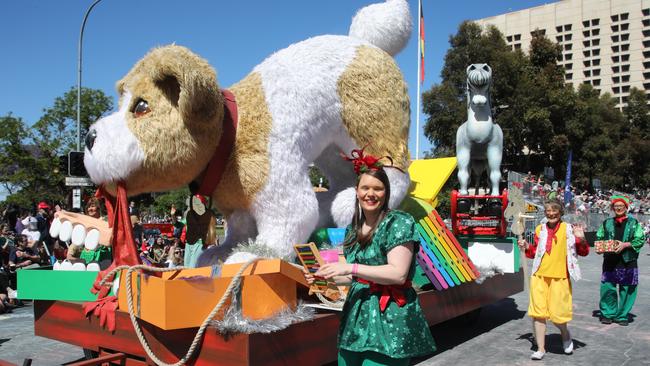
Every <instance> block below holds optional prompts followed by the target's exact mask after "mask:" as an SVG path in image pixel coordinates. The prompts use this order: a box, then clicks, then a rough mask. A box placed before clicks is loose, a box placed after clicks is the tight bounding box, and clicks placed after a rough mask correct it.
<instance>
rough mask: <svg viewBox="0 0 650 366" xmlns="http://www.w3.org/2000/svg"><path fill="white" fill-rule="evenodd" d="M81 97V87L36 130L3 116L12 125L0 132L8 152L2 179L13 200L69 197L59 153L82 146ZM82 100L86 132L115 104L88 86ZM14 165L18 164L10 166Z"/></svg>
mask: <svg viewBox="0 0 650 366" xmlns="http://www.w3.org/2000/svg"><path fill="white" fill-rule="evenodd" d="M76 98H77V93H76V89H75V88H72V89H70V90H69V91H67V92H66V93H65V94H64V95H63V96H62V97H58V98H56V99H55V100H54V105H53V106H52V107H49V108H46V109H44V110H43V112H44V115H43V116H42V117H41V118H40V119H39V120H38V121H37V122H36V123H35V124H34V125H33V126H32V127H31V128H28V127H27V126H25V124H24V123H23V122H22V120H21V119H20V118H16V117H13V116H12V115H11V114H9V115H8V116H5V117H2V121H3V127H4V126H8V128H7V127H5V128H4V129H3V132H2V134H0V149H3V151H2V152H3V153H4V154H3V157H2V158H0V182H1V183H2V184H3V185H4V187H5V189H7V191H8V192H9V194H10V195H9V197H8V199H7V200H8V201H9V202H15V203H18V204H20V205H21V206H23V207H29V206H32V205H33V204H34V202H36V201H39V200H48V201H52V202H62V201H65V200H66V197H67V191H68V189H67V187H65V184H64V175H65V174H66V172H63V171H61V170H60V166H59V163H60V161H59V158H58V157H59V155H65V154H67V153H68V152H69V151H71V150H76V141H77V140H76V136H77V135H76V131H77V129H76V114H77V112H76V103H77V99H76ZM81 102H82V105H81V122H82V128H83V131H86V130H87V129H88V126H90V124H92V123H93V122H95V121H96V120H97V119H99V118H100V117H101V116H102V115H103V114H104V113H106V112H107V111H108V110H110V109H112V108H113V102H112V99H111V98H110V97H107V96H106V95H105V94H104V93H103V92H102V91H100V90H93V89H87V88H83V89H82V93H81ZM84 135H85V133H84ZM11 164H14V166H13V168H12V169H8V168H9V167H10V165H11ZM9 174H10V175H9Z"/></svg>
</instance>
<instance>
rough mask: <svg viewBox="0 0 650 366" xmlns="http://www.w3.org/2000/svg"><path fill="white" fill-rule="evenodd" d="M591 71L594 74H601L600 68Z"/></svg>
mask: <svg viewBox="0 0 650 366" xmlns="http://www.w3.org/2000/svg"><path fill="white" fill-rule="evenodd" d="M591 73H592V75H593V76H600V69H594V71H592V72H591Z"/></svg>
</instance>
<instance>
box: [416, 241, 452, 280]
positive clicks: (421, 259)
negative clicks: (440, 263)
mask: <svg viewBox="0 0 650 366" xmlns="http://www.w3.org/2000/svg"><path fill="white" fill-rule="evenodd" d="M415 259H416V261H417V264H418V265H419V266H420V269H422V271H423V272H424V274H425V275H426V276H427V278H428V279H429V281H430V282H431V284H433V286H434V287H435V288H436V290H442V289H443V288H447V287H448V286H447V283H445V281H444V279H443V278H442V275H441V274H440V272H438V269H437V268H436V267H435V266H434V265H433V263H432V262H431V259H429V257H428V256H427V254H426V253H425V252H424V249H422V246H420V250H419V251H418V253H417V255H416V256H415ZM441 281H442V282H441ZM443 284H444V285H443Z"/></svg>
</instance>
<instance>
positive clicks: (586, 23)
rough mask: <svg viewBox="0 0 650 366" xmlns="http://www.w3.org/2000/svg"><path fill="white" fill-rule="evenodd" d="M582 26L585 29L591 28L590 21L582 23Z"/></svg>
mask: <svg viewBox="0 0 650 366" xmlns="http://www.w3.org/2000/svg"><path fill="white" fill-rule="evenodd" d="M582 26H583V27H585V28H586V27H589V21H588V20H585V21H584V22H582Z"/></svg>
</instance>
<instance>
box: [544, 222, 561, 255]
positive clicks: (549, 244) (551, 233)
mask: <svg viewBox="0 0 650 366" xmlns="http://www.w3.org/2000/svg"><path fill="white" fill-rule="evenodd" d="M561 223H562V221H558V223H557V225H555V227H554V228H550V227H549V226H548V224H546V231H547V234H546V254H551V249H553V239H556V241H557V237H556V236H555V234H557V231H558V230H559V229H560V224H561Z"/></svg>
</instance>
